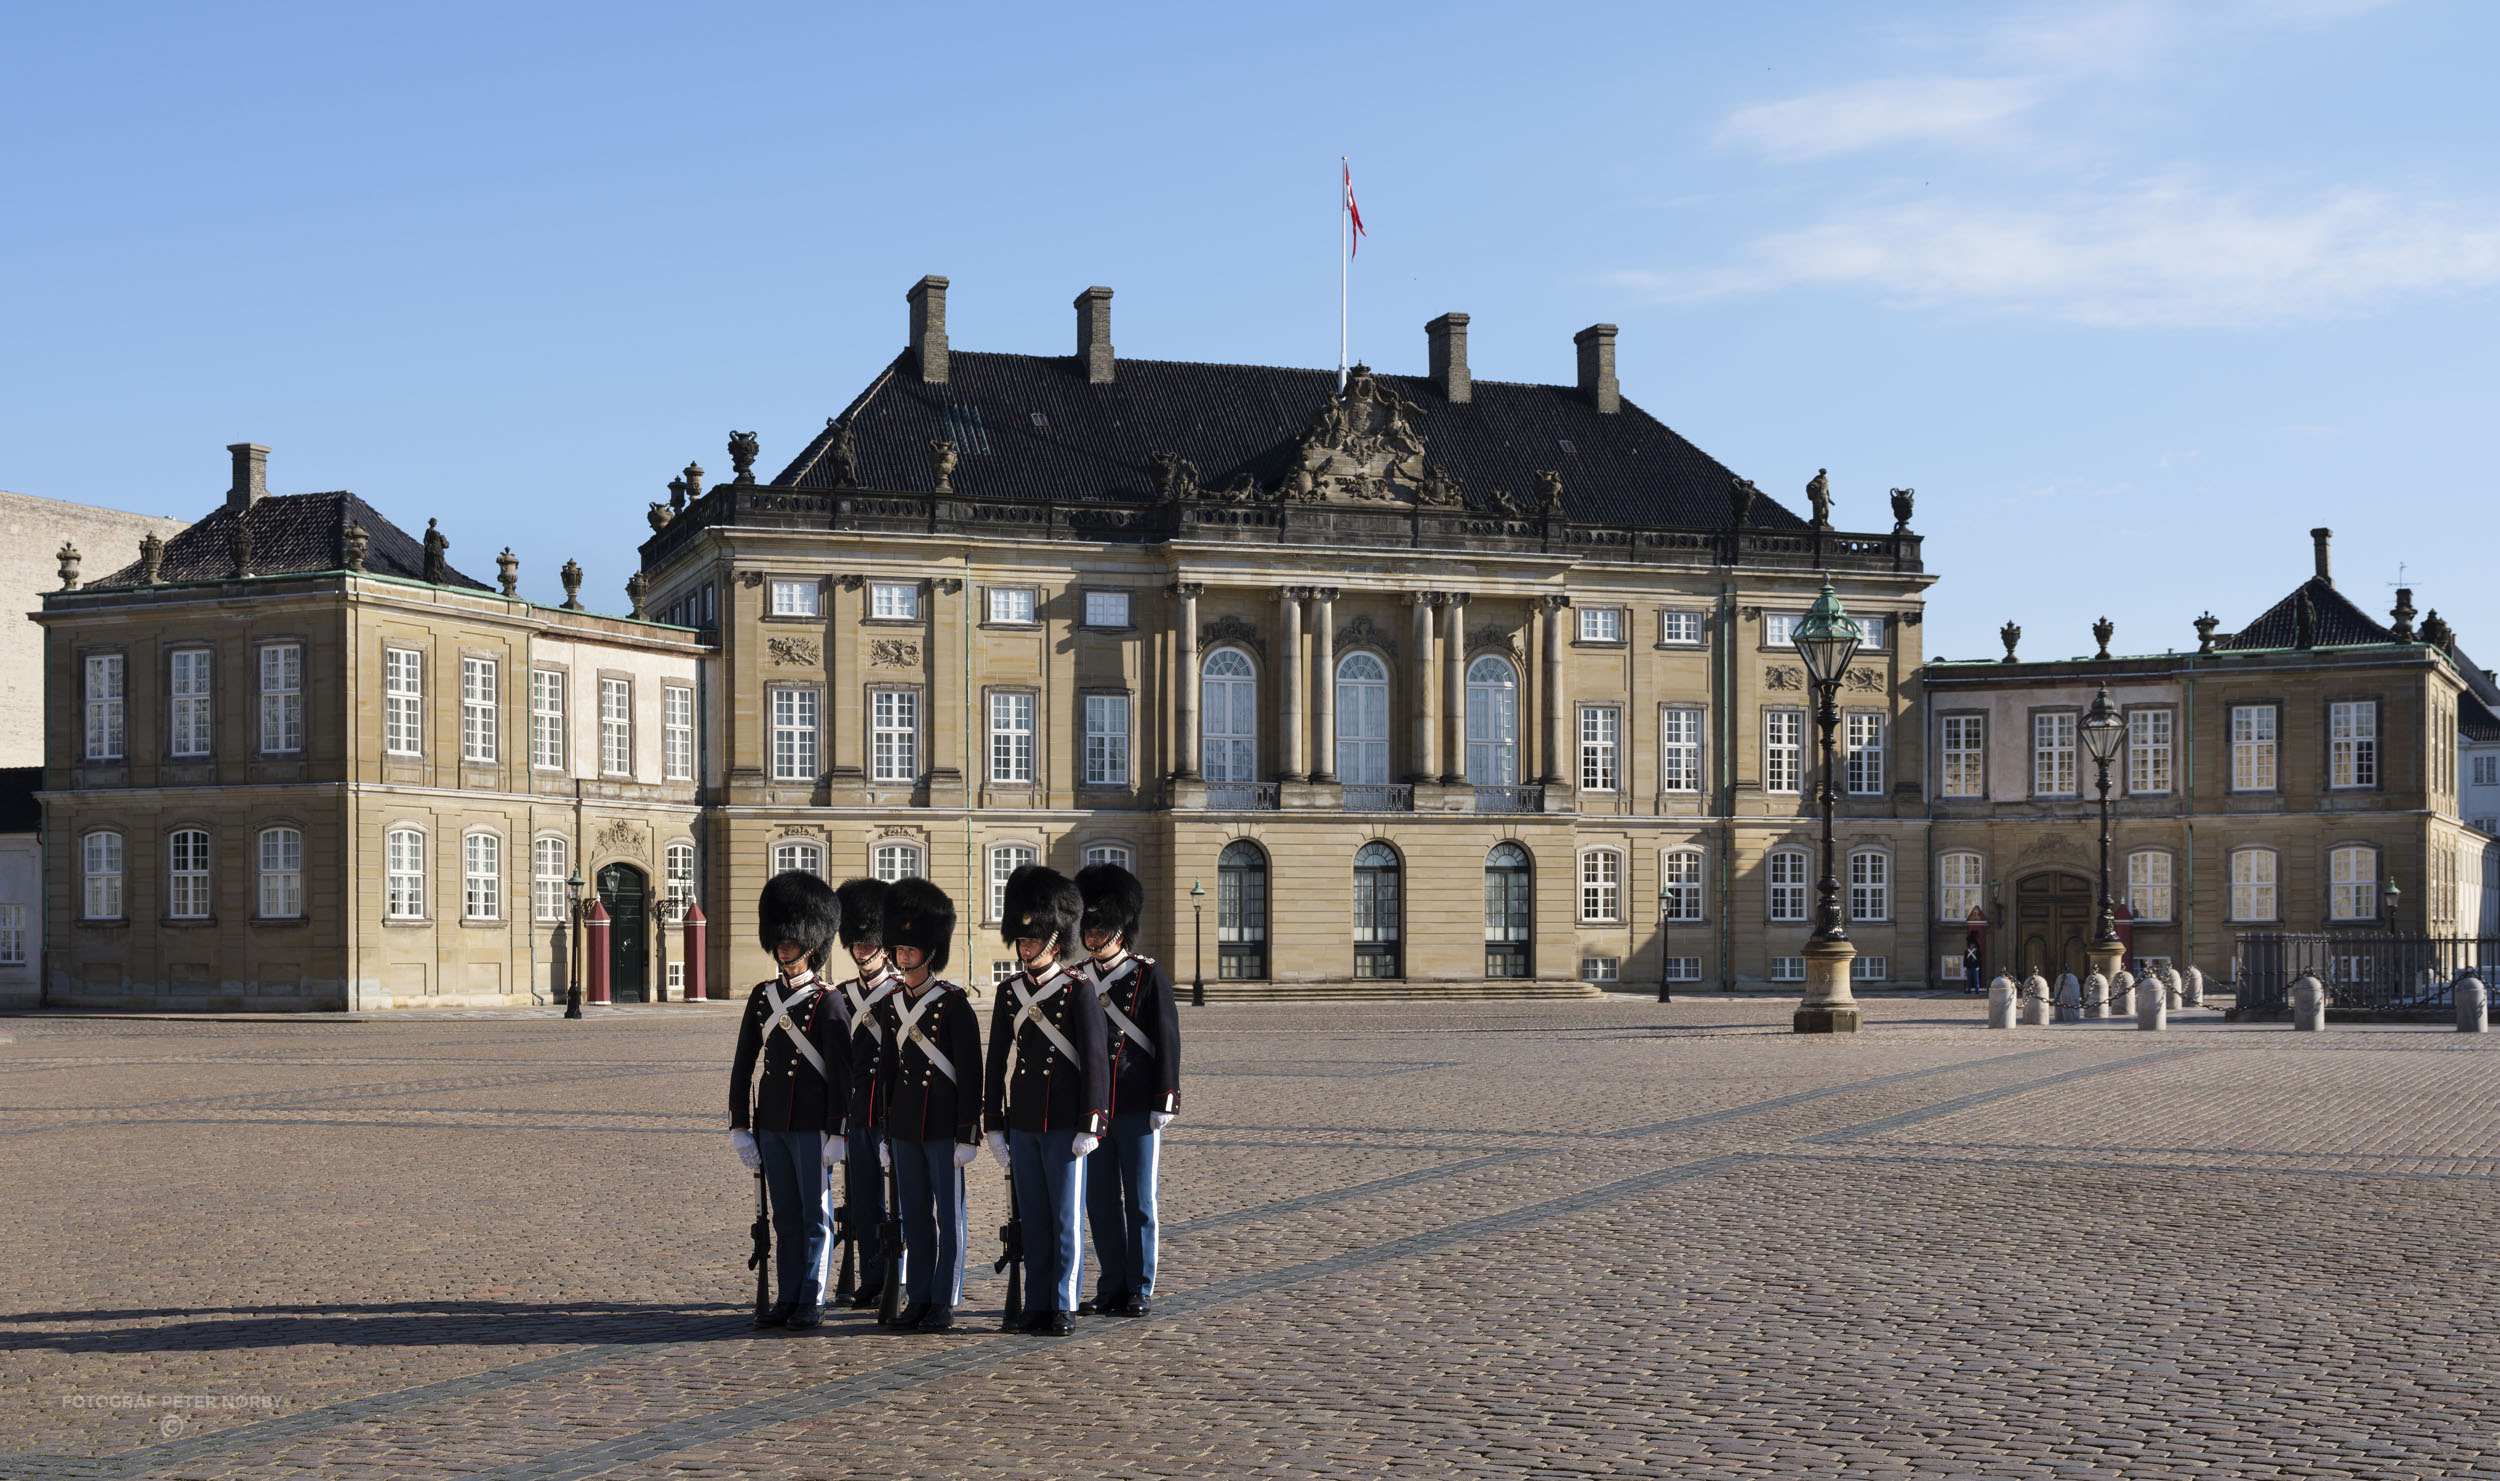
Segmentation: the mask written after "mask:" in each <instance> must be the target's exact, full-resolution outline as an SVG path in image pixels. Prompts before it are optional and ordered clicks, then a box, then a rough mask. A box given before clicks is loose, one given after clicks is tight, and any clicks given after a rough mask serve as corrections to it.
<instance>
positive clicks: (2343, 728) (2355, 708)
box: [2326, 699, 2378, 792]
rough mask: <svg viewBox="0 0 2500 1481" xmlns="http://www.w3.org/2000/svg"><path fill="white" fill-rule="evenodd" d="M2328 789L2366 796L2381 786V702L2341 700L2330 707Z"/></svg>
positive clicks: (2328, 721) (2328, 713)
mask: <svg viewBox="0 0 2500 1481" xmlns="http://www.w3.org/2000/svg"><path fill="white" fill-rule="evenodd" d="M2326 710H2327V783H2326V784H2327V786H2328V788H2329V789H2330V790H2333V791H2338V792H2366V791H2370V790H2372V789H2374V788H2376V787H2377V786H2378V701H2377V700H2374V699H2339V700H2334V701H2331V702H2330V703H2329V704H2328V705H2327V707H2326Z"/></svg>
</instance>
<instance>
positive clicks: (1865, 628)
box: [1850, 616, 1891, 961]
mask: <svg viewBox="0 0 2500 1481" xmlns="http://www.w3.org/2000/svg"><path fill="white" fill-rule="evenodd" d="M1850 620H1851V621H1853V622H1855V623H1856V624H1857V625H1858V647H1859V648H1860V649H1867V648H1875V649H1880V648H1882V647H1883V646H1884V628H1885V626H1886V624H1887V623H1888V622H1889V621H1890V620H1891V619H1889V618H1884V617H1858V616H1853V617H1851V619H1850ZM1859 960H1860V961H1864V960H1865V958H1864V957H1860V958H1859Z"/></svg>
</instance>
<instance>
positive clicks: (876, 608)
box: [868, 581, 920, 622]
mask: <svg viewBox="0 0 2500 1481" xmlns="http://www.w3.org/2000/svg"><path fill="white" fill-rule="evenodd" d="M868 615H869V616H870V617H872V618H875V619H876V620H878V621H880V622H902V621H908V620H910V619H912V618H915V617H918V616H919V615H920V588H919V587H918V586H916V585H913V584H912V583H910V582H906V581H874V582H871V583H869V586H868Z"/></svg>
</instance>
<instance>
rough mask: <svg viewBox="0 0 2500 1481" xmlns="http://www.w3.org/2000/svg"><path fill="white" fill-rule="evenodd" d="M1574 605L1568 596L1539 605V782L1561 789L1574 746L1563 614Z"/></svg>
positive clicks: (1544, 600)
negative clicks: (1541, 719) (1541, 758)
mask: <svg viewBox="0 0 2500 1481" xmlns="http://www.w3.org/2000/svg"><path fill="white" fill-rule="evenodd" d="M1570 606H1571V598H1569V597H1567V596H1549V597H1545V598H1543V599H1541V600H1540V601H1539V602H1538V603H1537V611H1538V612H1539V614H1541V620H1542V622H1543V624H1544V630H1545V772H1544V774H1543V775H1542V776H1540V777H1538V778H1537V780H1538V781H1540V782H1543V783H1544V784H1545V785H1546V786H1549V787H1559V786H1561V785H1562V784H1563V779H1564V778H1565V777H1566V776H1567V775H1568V772H1567V771H1566V770H1565V765H1566V763H1565V760H1564V758H1565V757H1567V756H1568V755H1569V754H1570V747H1571V707H1570V704H1569V702H1568V701H1567V700H1565V698H1564V697H1563V648H1564V644H1565V643H1566V642H1567V641H1568V640H1567V639H1566V637H1565V636H1564V623H1563V613H1564V611H1565V610H1566V609H1568V608H1569V607H1570Z"/></svg>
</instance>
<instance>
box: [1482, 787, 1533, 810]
mask: <svg viewBox="0 0 2500 1481" xmlns="http://www.w3.org/2000/svg"><path fill="white" fill-rule="evenodd" d="M1476 811H1478V812H1543V811H1545V789H1544V788H1543V787H1478V788H1477V789H1476Z"/></svg>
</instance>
